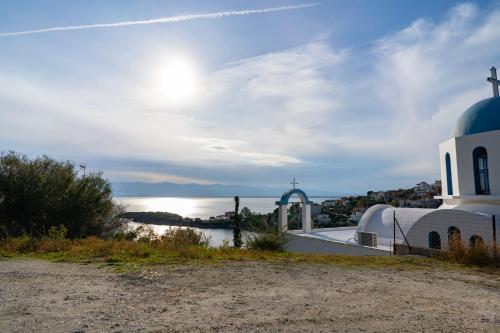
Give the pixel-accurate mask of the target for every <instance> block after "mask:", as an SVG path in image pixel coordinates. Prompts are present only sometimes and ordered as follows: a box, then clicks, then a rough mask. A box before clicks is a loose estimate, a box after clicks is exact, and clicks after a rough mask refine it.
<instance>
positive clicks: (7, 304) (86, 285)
mask: <svg viewBox="0 0 500 333" xmlns="http://www.w3.org/2000/svg"><path fill="white" fill-rule="evenodd" d="M207 331H208V332H210V331H217V332H235V331H240V332H241V331H242V332H346V331H349V332H390V331H393V332H429V331H431V332H457V331H459V332H463V331H471V332H472V331H474V332H500V276H495V275H486V274H480V273H473V272H465V271H460V272H457V271H442V270H437V269H431V270H405V271H398V270H386V269H368V268H339V267H335V266H331V265H319V264H315V265H311V264H288V265H286V264H269V263H259V262H240V263H238V262H230V263H223V264H216V265H215V264H206V265H198V266H192V265H179V266H168V267H157V268H154V269H145V270H143V271H142V272H140V273H116V272H113V271H112V270H111V269H109V268H102V267H99V266H97V265H81V264H70V263H49V262H44V261H38V260H7V261H0V332H207Z"/></svg>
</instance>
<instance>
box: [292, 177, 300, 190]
mask: <svg viewBox="0 0 500 333" xmlns="http://www.w3.org/2000/svg"><path fill="white" fill-rule="evenodd" d="M290 184H292V185H293V189H294V190H295V185H298V184H299V182H298V181H296V180H295V178H294V179H293V181H292V182H291V183H290Z"/></svg>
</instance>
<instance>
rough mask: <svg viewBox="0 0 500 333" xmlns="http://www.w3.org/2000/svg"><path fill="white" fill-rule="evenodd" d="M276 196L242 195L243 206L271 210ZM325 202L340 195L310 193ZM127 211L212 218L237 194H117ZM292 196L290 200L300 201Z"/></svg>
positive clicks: (257, 210) (229, 207) (231, 208)
mask: <svg viewBox="0 0 500 333" xmlns="http://www.w3.org/2000/svg"><path fill="white" fill-rule="evenodd" d="M279 198H280V197H279V196H276V197H240V209H242V208H244V207H247V208H248V209H250V210H251V211H252V212H254V213H261V214H267V213H271V212H273V211H274V209H276V208H277V206H276V201H277V200H279ZM309 198H310V199H311V200H312V201H313V202H316V203H321V202H323V201H325V200H331V199H337V198H338V197H309ZM113 199H114V200H115V201H116V202H118V203H120V204H122V205H124V206H125V210H126V211H127V212H169V213H174V214H178V215H180V216H182V217H189V218H201V219H209V218H210V217H212V216H214V217H215V216H218V215H223V214H225V213H226V212H230V211H234V197H179V196H177V197H166V196H162V197H113ZM298 201H299V199H298V198H295V197H292V198H291V200H290V202H298Z"/></svg>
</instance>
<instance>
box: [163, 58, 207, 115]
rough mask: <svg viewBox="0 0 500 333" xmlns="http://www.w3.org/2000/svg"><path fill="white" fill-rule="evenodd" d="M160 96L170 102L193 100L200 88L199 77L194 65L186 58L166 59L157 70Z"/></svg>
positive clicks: (181, 102) (180, 102)
mask: <svg viewBox="0 0 500 333" xmlns="http://www.w3.org/2000/svg"><path fill="white" fill-rule="evenodd" d="M157 84H158V91H159V94H160V98H161V99H162V100H164V101H165V102H168V103H170V104H176V105H179V104H186V103H188V102H191V101H193V99H195V97H196V93H197V91H198V89H199V87H198V85H199V77H198V74H197V72H196V69H195V67H194V65H193V64H192V63H191V62H190V61H189V60H188V59H186V58H182V57H178V58H172V59H169V60H167V61H165V62H164V63H163V64H162V65H160V67H159V69H158V72H157Z"/></svg>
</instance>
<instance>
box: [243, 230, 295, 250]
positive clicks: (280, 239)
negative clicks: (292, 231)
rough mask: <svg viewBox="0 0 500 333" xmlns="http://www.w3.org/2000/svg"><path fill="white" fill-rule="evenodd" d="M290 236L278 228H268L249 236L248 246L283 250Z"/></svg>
mask: <svg viewBox="0 0 500 333" xmlns="http://www.w3.org/2000/svg"><path fill="white" fill-rule="evenodd" d="M287 241H288V238H287V237H286V235H285V234H283V233H279V232H278V231H276V230H266V231H261V232H259V233H255V234H252V235H250V236H248V238H247V241H246V247H247V248H249V249H253V250H267V251H283V250H284V247H285V244H286V243H287Z"/></svg>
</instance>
